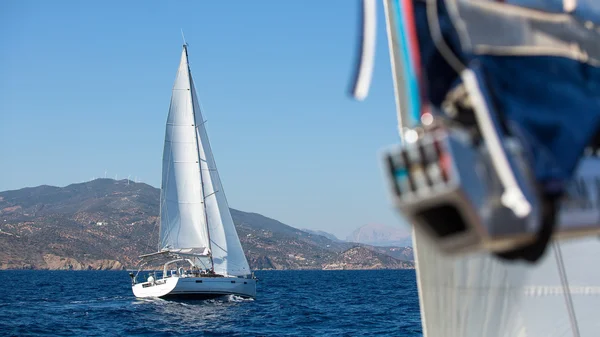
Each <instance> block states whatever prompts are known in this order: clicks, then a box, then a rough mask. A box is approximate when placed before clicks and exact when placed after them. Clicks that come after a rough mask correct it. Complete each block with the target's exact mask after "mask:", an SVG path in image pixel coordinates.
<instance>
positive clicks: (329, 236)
mask: <svg viewBox="0 0 600 337" xmlns="http://www.w3.org/2000/svg"><path fill="white" fill-rule="evenodd" d="M302 230H303V231H305V232H307V233H309V234H314V235H321V236H324V237H326V238H328V239H329V240H331V241H335V242H344V241H343V240H340V239H338V237H337V236H335V235H333V234H331V233H327V232H325V231H320V230H313V229H307V228H303V229H302Z"/></svg>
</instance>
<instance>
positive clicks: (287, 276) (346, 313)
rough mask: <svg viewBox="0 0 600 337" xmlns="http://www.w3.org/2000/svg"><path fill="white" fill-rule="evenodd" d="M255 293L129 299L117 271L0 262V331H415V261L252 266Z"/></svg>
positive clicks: (418, 325) (247, 333)
mask: <svg viewBox="0 0 600 337" xmlns="http://www.w3.org/2000/svg"><path fill="white" fill-rule="evenodd" d="M255 274H256V276H257V277H258V278H259V282H258V285H257V298H256V299H254V300H245V299H241V298H238V297H234V296H229V297H225V298H222V299H215V300H197V301H170V300H161V299H136V298H135V297H134V296H133V294H132V292H131V286H130V278H129V275H128V273H127V272H125V271H0V336H179V335H190V336H421V335H422V332H421V321H420V314H419V300H418V295H417V287H416V281H415V272H414V270H373V271H257V272H256V273H255Z"/></svg>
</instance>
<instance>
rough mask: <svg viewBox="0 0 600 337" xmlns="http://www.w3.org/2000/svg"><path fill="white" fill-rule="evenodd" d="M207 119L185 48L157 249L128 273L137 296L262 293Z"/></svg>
mask: <svg viewBox="0 0 600 337" xmlns="http://www.w3.org/2000/svg"><path fill="white" fill-rule="evenodd" d="M204 124H205V121H204V120H203V118H202V114H201V111H200V104H199V101H198V98H197V96H196V90H195V87H194V81H193V79H192V75H191V71H190V68H189V63H188V53H187V45H184V46H183V51H182V54H181V62H180V64H179V69H178V71H177V77H176V79H175V84H174V86H173V93H172V96H171V106H170V108H169V116H168V118H167V126H166V132H165V145H164V152H163V167H162V184H161V198H160V199H161V201H160V238H159V251H158V252H155V253H151V254H146V255H142V256H140V258H141V262H140V265H139V270H138V272H137V273H136V274H133V273H131V274H130V276H131V278H132V289H133V293H134V295H135V296H136V297H163V298H167V297H177V298H213V297H217V296H223V295H238V296H241V297H252V298H253V297H255V296H256V279H255V278H254V275H253V274H252V272H251V271H250V267H249V266H248V261H247V260H246V257H245V255H244V251H243V249H242V246H241V244H240V240H239V238H238V235H237V232H236V230H235V226H234V224H233V219H232V217H231V213H230V211H229V206H228V204H227V199H226V198H225V193H224V192H223V187H222V186H221V181H220V179H219V174H218V172H217V167H216V165H215V161H214V158H213V155H212V151H211V148H210V143H209V141H208V135H207V133H206V129H205V127H204ZM158 266H160V268H157V267H158ZM157 269H158V270H157Z"/></svg>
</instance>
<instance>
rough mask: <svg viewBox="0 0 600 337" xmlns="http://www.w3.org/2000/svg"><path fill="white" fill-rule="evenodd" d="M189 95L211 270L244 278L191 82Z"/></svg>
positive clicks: (244, 267) (238, 247)
mask: <svg viewBox="0 0 600 337" xmlns="http://www.w3.org/2000/svg"><path fill="white" fill-rule="evenodd" d="M191 84H192V96H193V102H194V111H195V113H196V121H197V122H198V128H197V132H198V136H197V139H198V148H199V153H200V167H201V168H202V182H203V185H204V195H205V202H206V216H207V219H208V228H209V233H210V247H211V251H212V258H213V266H214V271H215V273H217V274H221V275H229V276H244V275H248V274H250V273H251V271H250V267H249V266H248V261H247V260H246V256H245V255H244V250H243V249H242V245H241V244H240V239H239V237H238V235H237V232H236V230H235V226H234V224H233V219H232V218H231V212H230V211H229V205H228V204H227V199H226V198H225V192H224V191H223V185H222V184H221V179H220V178H219V173H218V172H217V166H216V164H215V159H214V157H213V154H212V150H211V148H210V142H209V140H208V135H207V133H206V128H205V127H204V126H205V125H204V124H205V123H204V119H203V117H202V113H201V111H200V104H199V101H198V98H197V97H196V90H195V87H194V81H193V80H191Z"/></svg>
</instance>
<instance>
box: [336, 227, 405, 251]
mask: <svg viewBox="0 0 600 337" xmlns="http://www.w3.org/2000/svg"><path fill="white" fill-rule="evenodd" d="M346 241H349V242H357V243H362V244H367V245H373V246H396V247H406V246H412V239H411V235H410V232H409V231H408V230H407V229H402V228H397V227H390V226H385V225H380V224H368V225H364V226H362V227H359V228H357V229H356V230H355V231H354V232H352V234H350V235H348V237H346Z"/></svg>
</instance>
